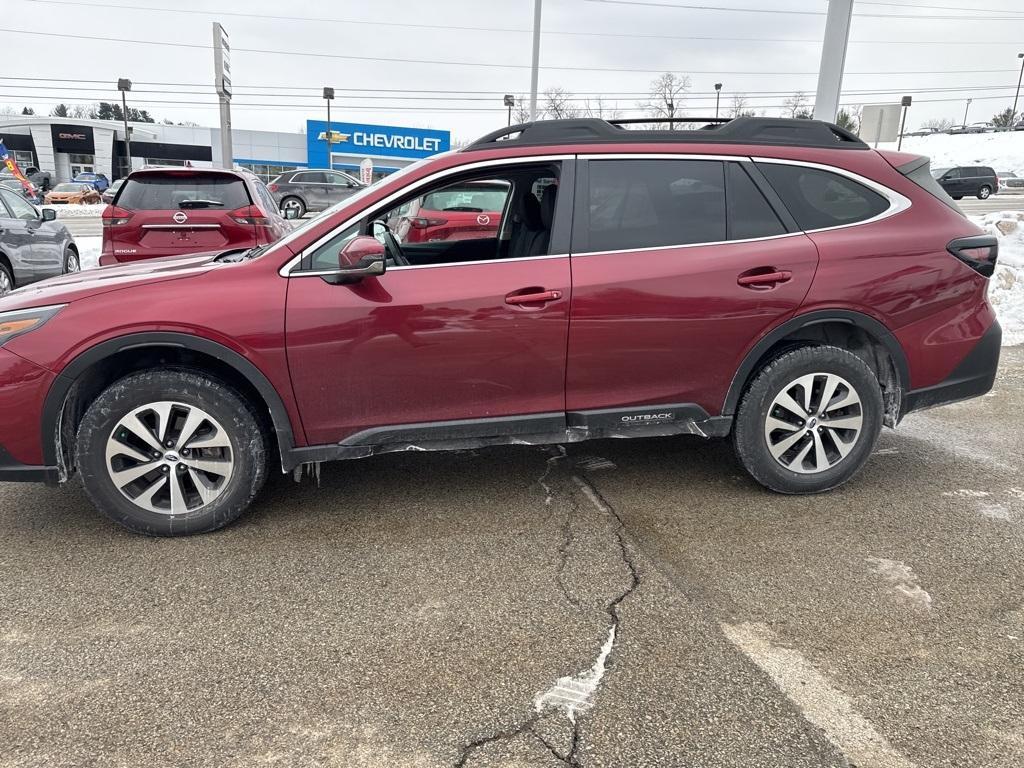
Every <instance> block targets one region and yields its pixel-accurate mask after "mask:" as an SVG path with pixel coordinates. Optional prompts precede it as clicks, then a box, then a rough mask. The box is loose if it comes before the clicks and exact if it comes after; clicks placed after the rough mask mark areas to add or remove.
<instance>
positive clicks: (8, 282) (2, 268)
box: [0, 264, 14, 296]
mask: <svg viewBox="0 0 1024 768" xmlns="http://www.w3.org/2000/svg"><path fill="white" fill-rule="evenodd" d="M13 290H14V277H13V276H12V275H11V270H9V269H8V268H7V265H6V264H0V296H5V295H6V294H8V293H10V292H11V291H13Z"/></svg>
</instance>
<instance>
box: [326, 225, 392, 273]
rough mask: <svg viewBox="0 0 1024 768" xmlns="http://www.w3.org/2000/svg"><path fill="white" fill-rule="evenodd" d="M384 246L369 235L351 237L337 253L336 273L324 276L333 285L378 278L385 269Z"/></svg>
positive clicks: (385, 255)
mask: <svg viewBox="0 0 1024 768" xmlns="http://www.w3.org/2000/svg"><path fill="white" fill-rule="evenodd" d="M386 259H387V252H386V251H385V249H384V244H383V243H381V242H380V241H379V240H378V239H377V238H375V237H370V236H369V235H360V236H358V237H353V238H352V239H351V240H349V241H348V242H347V243H345V245H343V246H342V248H341V250H340V251H338V273H337V274H335V275H325V276H324V280H326V281H327V282H329V283H332V284H334V285H341V284H346V283H357V282H359V281H360V280H362V279H363V278H364V277H379V276H380V275H383V274H384V271H385V270H386V269H387V264H386Z"/></svg>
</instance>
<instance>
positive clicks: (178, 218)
mask: <svg viewBox="0 0 1024 768" xmlns="http://www.w3.org/2000/svg"><path fill="white" fill-rule="evenodd" d="M171 218H172V219H174V221H175V223H177V224H184V223H185V222H186V221H188V216H186V215H185V212H184V211H178V212H177V213H176V214H174V215H173V216H171Z"/></svg>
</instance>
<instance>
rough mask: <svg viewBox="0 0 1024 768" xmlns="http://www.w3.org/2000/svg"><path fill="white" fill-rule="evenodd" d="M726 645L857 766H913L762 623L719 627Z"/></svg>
mask: <svg viewBox="0 0 1024 768" xmlns="http://www.w3.org/2000/svg"><path fill="white" fill-rule="evenodd" d="M721 626H722V632H724V633H725V636H726V637H727V638H728V639H729V641H730V642H731V643H732V644H733V645H735V646H736V647H737V648H739V649H740V650H741V651H743V653H744V654H746V656H747V657H748V658H749V659H750V660H751V661H753V662H754V663H755V664H756V665H757V666H758V667H760V668H761V669H762V670H763V671H764V672H766V673H767V674H768V676H769V677H771V679H772V680H773V681H774V682H775V684H776V685H777V686H778V687H779V688H780V689H781V690H782V692H783V693H784V694H786V696H788V697H789V699H790V701H792V702H793V703H794V704H796V706H797V707H798V708H799V709H800V711H801V712H802V713H803V715H804V717H806V718H807V719H808V720H809V721H810V722H812V723H813V724H814V725H816V726H817V727H818V728H820V729H821V730H822V732H823V733H824V734H825V737H826V738H827V739H828V740H829V741H831V742H832V744H833V745H835V747H836V749H838V750H839V751H840V752H842V753H843V755H845V756H846V757H847V758H848V759H849V760H850V762H852V763H855V764H856V765H857V766H858V768H916V766H915V765H914V763H912V762H911V761H910V760H908V759H907V758H905V757H904V756H903V755H901V754H900V753H899V752H897V751H896V750H895V749H894V748H893V747H892V746H891V745H890V744H889V742H888V741H886V739H885V737H884V736H882V734H880V733H879V732H878V731H876V730H875V728H874V726H872V725H871V723H869V722H868V721H867V720H866V719H864V717H862V716H861V715H860V714H858V712H857V711H856V710H855V709H854V707H853V702H852V701H851V700H850V698H849V697H848V696H847V695H846V694H844V693H842V692H841V691H839V690H837V689H836V688H834V687H833V686H832V685H831V684H830V683H829V681H828V679H827V678H826V677H825V676H824V675H822V674H821V673H820V672H818V670H817V669H815V668H814V666H813V665H812V664H811V663H810V662H809V661H807V659H805V658H804V657H803V655H802V654H801V653H800V652H799V651H795V650H793V649H792V648H785V647H783V646H781V645H779V644H778V643H777V642H776V641H775V637H774V635H773V634H772V631H771V630H770V629H768V627H766V626H765V625H764V624H760V623H749V622H748V623H743V624H722V625H721Z"/></svg>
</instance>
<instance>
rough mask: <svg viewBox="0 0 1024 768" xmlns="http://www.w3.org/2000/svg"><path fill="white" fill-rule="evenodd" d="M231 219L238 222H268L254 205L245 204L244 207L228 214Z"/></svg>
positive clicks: (264, 215) (258, 223)
mask: <svg viewBox="0 0 1024 768" xmlns="http://www.w3.org/2000/svg"><path fill="white" fill-rule="evenodd" d="M228 215H229V216H230V217H231V218H232V219H234V220H235V221H237V222H238V223H239V224H257V225H260V224H269V223H270V219H268V218H267V216H266V214H265V213H263V211H261V210H260V209H259V208H258V207H257V206H255V205H247V206H245V207H244V208H238V209H236V210H234V211H232V212H231V213H229V214H228Z"/></svg>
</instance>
